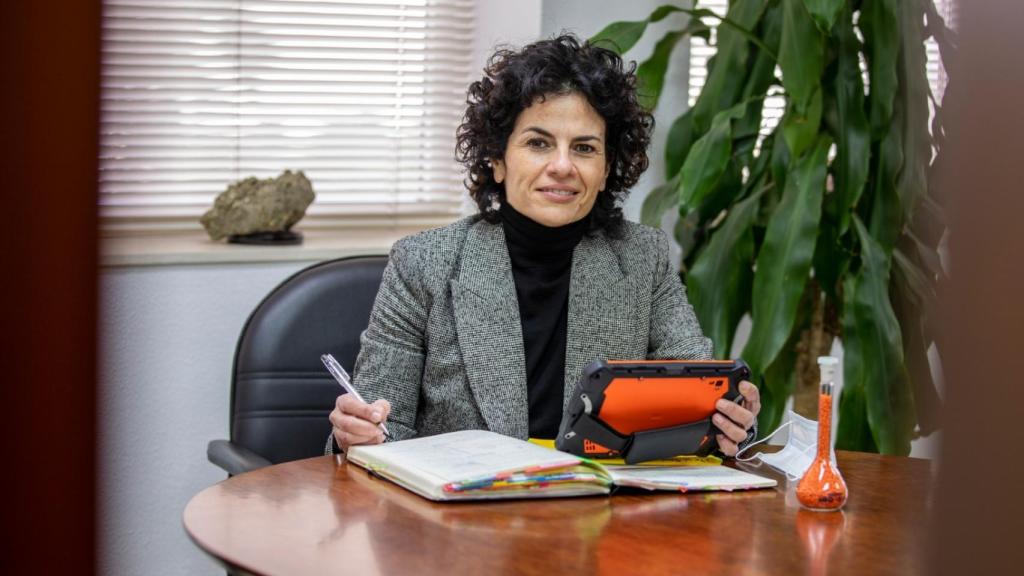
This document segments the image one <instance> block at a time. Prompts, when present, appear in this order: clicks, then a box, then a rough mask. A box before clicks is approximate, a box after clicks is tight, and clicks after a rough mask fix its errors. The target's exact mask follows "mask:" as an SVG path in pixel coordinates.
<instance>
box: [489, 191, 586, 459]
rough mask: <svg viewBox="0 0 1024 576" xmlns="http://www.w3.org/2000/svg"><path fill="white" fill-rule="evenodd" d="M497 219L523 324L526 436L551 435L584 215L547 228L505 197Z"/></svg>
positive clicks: (556, 414) (558, 413)
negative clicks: (574, 255) (571, 281)
mask: <svg viewBox="0 0 1024 576" xmlns="http://www.w3.org/2000/svg"><path fill="white" fill-rule="evenodd" d="M501 220H502V227H503V228H504V230H505V242H506V244H507V245H508V255H509V258H510V259H511V260H512V277H513V279H514V280H515V285H516V296H517V297H518V300H519V319H520V322H521V323H522V326H523V352H524V355H525V357H526V392H527V400H528V402H529V410H530V412H529V414H530V437H531V438H548V439H550V438H554V437H555V436H556V435H557V434H558V425H559V423H560V422H561V419H562V397H563V391H564V388H565V340H566V333H567V323H568V319H569V277H570V273H571V272H572V252H573V249H574V248H576V244H578V243H579V241H580V239H581V238H582V237H583V233H584V232H585V231H586V229H587V219H586V218H584V219H582V220H580V221H578V222H573V223H572V224H567V225H565V226H559V227H557V228H549V227H547V226H544V225H542V224H538V223H536V222H534V221H533V220H530V219H529V218H528V217H526V216H524V215H522V214H520V213H519V212H517V211H516V210H515V208H512V206H510V205H509V204H508V202H503V203H502V204H501Z"/></svg>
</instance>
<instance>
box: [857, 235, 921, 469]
mask: <svg viewBox="0 0 1024 576" xmlns="http://www.w3.org/2000/svg"><path fill="white" fill-rule="evenodd" d="M853 224H854V228H855V229H856V236H857V240H858V242H859V243H860V260H861V266H860V269H859V270H858V271H857V272H856V273H855V274H851V275H848V276H847V277H846V280H845V281H844V282H843V297H844V302H843V354H844V369H843V380H844V387H845V388H846V389H848V390H853V391H855V393H856V391H859V390H863V393H864V404H865V407H866V411H867V421H868V425H869V426H870V428H871V435H872V438H873V439H874V443H875V445H876V446H877V447H878V449H879V450H880V451H881V452H882V453H883V454H901V455H906V454H909V453H910V437H911V432H912V430H913V427H914V407H913V398H912V397H911V395H910V386H909V384H908V380H907V373H906V368H905V366H904V364H903V339H902V336H901V334H900V326H899V323H898V322H897V320H896V314H895V312H894V311H893V308H892V304H891V302H890V300H889V268H890V259H889V257H888V255H887V254H886V252H885V251H884V250H883V249H882V246H881V245H880V244H879V243H878V242H876V241H875V240H874V239H873V238H872V237H871V235H870V234H869V233H868V230H867V228H866V227H865V226H864V225H863V224H862V223H861V221H860V219H859V218H854V220H853ZM845 393H846V392H844V394H845ZM843 416H844V417H845V414H843ZM864 448H865V447H856V449H864Z"/></svg>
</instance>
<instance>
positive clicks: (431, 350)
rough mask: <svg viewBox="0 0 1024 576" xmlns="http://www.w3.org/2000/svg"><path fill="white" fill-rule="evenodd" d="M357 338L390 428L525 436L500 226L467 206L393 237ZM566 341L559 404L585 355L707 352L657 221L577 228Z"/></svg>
mask: <svg viewBox="0 0 1024 576" xmlns="http://www.w3.org/2000/svg"><path fill="white" fill-rule="evenodd" d="M341 297H344V295H341ZM361 344H362V349H361V351H360V353H359V357H358V358H357V359H356V366H355V373H354V376H353V378H354V383H355V385H356V387H357V388H358V389H359V391H360V392H361V393H362V395H363V397H364V398H365V399H366V401H367V402H373V401H374V400H377V399H378V398H386V399H387V400H388V401H389V402H391V407H392V408H391V415H390V416H389V417H388V422H387V425H388V428H389V431H390V432H391V435H392V437H393V439H397V440H400V439H404V438H410V437H413V436H429V435H433V434H440V433H442V432H450V431H453V430H464V429H485V430H492V431H494V432H498V433H501V434H505V435H508V436H512V437H515V438H522V439H525V438H526V437H527V431H528V429H529V425H528V421H529V420H528V414H527V400H526V372H525V364H526V361H525V359H524V355H523V336H522V326H521V324H520V320H519V305H518V301H517V299H516V291H515V284H514V282H513V279H512V265H511V261H510V260H509V255H508V248H507V247H506V245H505V234H504V231H503V229H502V227H501V225H496V224H490V223H488V222H486V221H484V220H482V219H481V218H480V216H478V215H477V216H470V217H467V218H464V219H462V220H459V221H457V222H455V223H453V224H450V225H448V226H445V227H443V228H437V229H434V230H428V231H426V232H422V233H419V234H415V235H413V236H409V237H407V238H403V239H402V240H400V241H398V242H397V243H396V244H395V245H394V247H393V248H392V251H391V257H390V261H389V262H388V265H387V268H386V269H385V271H384V278H383V280H382V282H381V287H380V292H379V293H378V294H377V299H376V301H375V303H374V306H373V312H372V313H371V315H370V324H369V326H368V327H367V329H366V331H365V332H364V333H363V335H362V340H361ZM566 344H567V346H566V354H565V398H564V400H563V409H564V408H565V406H567V405H568V401H569V398H570V395H571V393H572V390H573V387H574V386H575V384H576V381H577V380H578V379H579V377H580V375H581V373H582V371H583V367H584V366H585V365H586V364H587V363H589V362H590V361H592V360H594V359H595V358H602V359H643V358H647V359H708V358H711V350H712V347H711V341H710V340H708V339H707V338H705V337H704V335H703V334H702V333H701V329H700V326H699V325H698V323H697V317H696V316H695V315H694V312H693V308H692V307H691V306H690V304H689V303H688V302H687V300H686V291H685V288H683V285H682V283H681V282H680V281H679V276H678V275H677V274H676V270H675V267H674V266H672V265H671V263H670V261H669V251H668V239H667V237H666V235H665V233H664V232H662V231H660V230H655V229H653V228H650V227H647V226H643V225H640V224H635V223H632V222H626V223H625V227H624V233H623V236H622V238H618V239H612V238H608V237H606V236H604V235H602V234H596V235H594V236H593V237H588V236H584V238H583V239H582V240H581V241H580V243H579V244H578V245H577V246H576V249H575V251H574V253H573V261H572V272H571V277H570V284H569V319H568V334H567V343H566ZM328 446H330V441H328Z"/></svg>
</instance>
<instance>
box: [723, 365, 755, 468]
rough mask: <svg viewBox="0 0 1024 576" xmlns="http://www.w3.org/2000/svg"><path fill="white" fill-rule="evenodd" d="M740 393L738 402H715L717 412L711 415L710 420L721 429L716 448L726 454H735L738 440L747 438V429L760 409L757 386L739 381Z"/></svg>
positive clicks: (737, 449) (737, 448)
mask: <svg viewBox="0 0 1024 576" xmlns="http://www.w3.org/2000/svg"><path fill="white" fill-rule="evenodd" d="M740 394H742V395H743V399H742V400H741V401H739V402H731V401H729V400H725V399H722V400H719V401H718V403H717V404H715V408H717V409H718V412H716V413H715V415H714V416H712V417H711V421H712V422H714V423H715V426H718V429H719V430H721V431H722V433H721V434H718V449H719V450H721V451H722V453H723V454H725V455H726V456H735V455H736V452H738V451H739V444H740V442H743V441H744V440H746V439H747V431H748V430H750V428H751V427H752V426H753V425H754V422H756V421H757V413H758V412H760V411H761V393H760V392H758V390H757V386H754V385H753V384H751V383H750V382H747V381H746V380H744V381H742V382H740Z"/></svg>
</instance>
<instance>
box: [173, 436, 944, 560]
mask: <svg viewBox="0 0 1024 576" xmlns="http://www.w3.org/2000/svg"><path fill="white" fill-rule="evenodd" d="M739 466H740V467H746V465H744V464H740V465H739ZM839 466H840V470H841V471H842V472H843V475H844V476H845V478H846V481H847V484H848V485H849V488H850V495H851V496H850V500H849V502H848V503H847V505H846V508H845V509H844V511H843V512H841V513H823V512H809V511H806V510H801V509H800V506H799V504H798V503H797V501H796V497H795V494H794V489H795V482H794V483H790V484H788V485H787V484H786V483H785V482H784V479H780V485H779V487H778V488H777V489H770V490H761V491H754V492H737V493H731V494H730V493H723V492H717V493H693V494H679V493H665V492H629V493H623V492H620V493H619V494H616V495H615V496H613V497H610V498H609V497H584V498H565V499H558V500H518V501H505V502H492V503H467V502H462V503H448V504H436V503H433V502H430V501H428V500H425V499H423V498H420V497H419V496H417V495H415V494H413V493H411V492H407V491H405V490H404V489H402V488H399V487H398V486H395V485H393V484H391V483H390V482H387V481H385V480H380V479H376V478H373V477H371V476H370V475H368V474H367V473H366V471H364V470H363V469H361V468H359V467H357V466H355V465H349V464H347V463H345V462H344V461H342V460H341V459H340V458H339V459H338V460H335V457H330V456H324V457H319V458H311V459H308V460H300V461H297V462H290V463H287V464H280V465H277V466H271V467H268V468H264V469H262V470H257V471H255V472H251V473H248V474H243V475H241V476H236V477H234V478H231V479H229V480H226V481H224V482H221V483H219V484H217V485H215V486H212V487H210V488H207V489H206V490H204V491H203V492H200V493H199V494H198V495H196V496H195V497H194V498H193V499H192V500H191V502H189V504H188V506H187V507H186V508H185V513H184V523H185V529H186V530H187V531H188V534H189V536H190V537H191V538H192V540H193V541H194V542H195V543H196V544H197V545H198V546H199V547H200V548H202V549H203V550H205V551H206V552H208V553H209V554H211V555H212V556H213V557H214V558H216V559H218V560H219V561H221V562H222V563H224V564H226V565H227V566H229V567H232V568H235V569H240V570H242V571H246V572H253V573H257V574H288V575H303V574H317V575H319V574H357V575H373V574H399V575H404V574H416V575H423V576H426V575H430V574H444V575H452V574H474V575H475V574H543V575H549V574H557V573H575V574H595V575H605V574H607V575H619V574H650V575H655V574H678V573H684V572H685V573H689V574H701V573H707V574H804V573H811V574H815V573H821V574H824V573H826V571H827V573H829V574H864V573H870V574H881V573H891V574H901V575H902V574H914V573H920V572H922V571H923V569H924V565H923V562H922V558H921V557H920V556H921V551H922V550H923V544H924V539H925V538H926V532H927V531H926V530H925V528H926V526H927V518H928V516H929V509H930V505H929V500H930V494H931V489H932V477H931V476H932V475H931V472H930V470H929V466H930V463H929V462H928V461H927V460H917V459H912V458H897V457H887V456H878V455H875V454H861V453H849V452H847V453H844V452H840V453H839ZM766 470H770V469H769V468H768V467H767V466H762V467H761V468H760V469H758V470H756V471H758V472H761V473H765V471H766ZM768 475H771V474H768ZM775 477H776V478H777V479H779V478H778V476H775Z"/></svg>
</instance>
